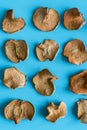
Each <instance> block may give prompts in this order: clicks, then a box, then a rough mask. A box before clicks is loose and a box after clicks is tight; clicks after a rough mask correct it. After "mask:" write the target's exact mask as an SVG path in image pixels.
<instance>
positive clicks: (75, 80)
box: [70, 70, 87, 95]
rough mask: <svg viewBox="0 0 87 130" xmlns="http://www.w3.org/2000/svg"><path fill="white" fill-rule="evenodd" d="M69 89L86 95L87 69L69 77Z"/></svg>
mask: <svg viewBox="0 0 87 130" xmlns="http://www.w3.org/2000/svg"><path fill="white" fill-rule="evenodd" d="M70 89H71V90H72V91H73V92H74V93H77V94H86V95H87V70H85V71H83V72H81V73H80V74H77V75H75V76H73V77H71V79H70Z"/></svg>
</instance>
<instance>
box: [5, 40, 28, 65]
mask: <svg viewBox="0 0 87 130" xmlns="http://www.w3.org/2000/svg"><path fill="white" fill-rule="evenodd" d="M5 52H6V55H7V57H8V58H9V59H10V60H11V61H13V62H16V63H18V62H20V60H22V61H24V60H26V58H27V57H28V46H27V43H26V41H24V40H9V41H7V42H6V44H5Z"/></svg>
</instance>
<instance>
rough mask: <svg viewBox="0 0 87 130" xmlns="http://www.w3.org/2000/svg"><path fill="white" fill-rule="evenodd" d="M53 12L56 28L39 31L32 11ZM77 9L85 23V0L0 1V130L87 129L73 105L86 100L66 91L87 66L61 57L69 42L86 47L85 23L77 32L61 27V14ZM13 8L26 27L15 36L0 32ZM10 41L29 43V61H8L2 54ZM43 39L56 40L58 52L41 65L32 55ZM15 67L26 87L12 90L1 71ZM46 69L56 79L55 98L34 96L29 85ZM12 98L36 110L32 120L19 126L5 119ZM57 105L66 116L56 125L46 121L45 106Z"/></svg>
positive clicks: (86, 6) (86, 11)
mask: <svg viewBox="0 0 87 130" xmlns="http://www.w3.org/2000/svg"><path fill="white" fill-rule="evenodd" d="M41 6H44V7H49V8H54V9H56V10H57V11H58V12H59V13H60V15H61V23H60V25H59V27H58V28H57V29H56V30H55V31H52V32H42V31H40V30H38V29H37V28H36V27H35V26H34V25H33V22H32V16H33V13H34V11H35V10H36V9H37V8H39V7H41ZM72 7H77V8H79V9H80V11H81V12H82V13H83V14H84V17H85V19H86V20H87V0H84V1H83V0H74V1H73V0H32V1H30V0H0V129H1V130H19V129H21V130H24V129H25V130H29V129H30V130H35V129H38V130H53V129H55V130H58V129H59V130H63V129H65V130H74V129H79V130H82V129H84V130H87V125H86V124H82V123H80V120H78V118H77V105H76V102H77V101H78V100H80V99H86V98H87V97H86V96H85V95H77V94H74V93H72V92H71V91H70V89H69V79H70V77H71V76H72V75H74V74H77V73H79V72H81V71H83V70H86V68H87V63H84V64H82V65H79V66H76V65H73V64H70V63H69V62H68V61H67V59H66V58H65V57H64V56H63V49H64V46H65V45H66V43H67V42H68V41H69V40H72V39H74V38H79V39H81V40H83V41H84V42H85V44H86V45H87V24H85V26H84V27H83V28H81V29H80V30H78V31H69V30H67V29H66V28H65V27H64V26H63V15H64V11H65V10H67V9H69V8H72ZM9 9H14V13H15V16H16V17H23V18H24V19H25V21H26V27H25V28H24V29H23V30H22V31H20V32H17V33H14V34H7V33H5V32H3V31H2V27H1V24H2V20H3V18H4V15H5V13H6V11H7V10H9ZM9 39H16V40H20V39H24V40H26V41H27V43H28V44H29V48H30V54H29V58H28V59H27V60H26V61H24V62H20V63H18V64H15V63H13V62H11V61H10V60H9V59H8V58H7V57H6V55H5V53H4V44H5V42H6V41H7V40H9ZM45 39H53V40H56V41H57V42H58V43H59V45H60V51H59V54H58V55H57V57H56V59H55V60H54V61H53V62H50V61H46V62H44V63H43V62H40V61H39V60H38V59H37V57H36V54H35V47H36V45H38V44H39V43H40V42H43V41H44V40H45ZM11 66H16V67H17V68H19V69H20V70H21V71H23V72H24V73H25V74H26V75H27V76H28V82H27V85H26V87H24V88H21V89H16V90H11V89H9V88H7V87H6V86H4V85H3V83H2V80H3V72H4V69H5V68H8V67H11ZM44 68H48V69H49V70H50V71H51V72H52V73H53V74H54V75H57V76H58V77H59V79H58V80H57V81H55V86H56V91H55V93H54V95H52V96H49V97H44V96H42V95H40V94H39V93H37V91H36V90H35V89H34V85H33V83H32V78H33V77H34V75H36V73H38V72H39V71H40V70H42V69H44ZM13 99H22V100H28V101H30V102H32V103H33V104H34V106H35V108H36V115H35V117H34V119H33V121H29V120H22V121H21V122H20V123H19V124H18V125H15V124H14V122H13V121H11V120H7V119H5V117H4V114H3V110H4V107H5V106H6V105H7V104H8V103H9V102H10V101H11V100H13ZM52 101H53V102H55V103H57V104H58V103H59V102H60V101H64V102H66V104H67V107H68V113H67V116H66V117H65V118H64V119H60V120H59V121H57V122H56V123H51V122H49V121H48V120H46V118H45V116H46V115H47V110H46V106H47V105H48V104H49V103H50V102H52Z"/></svg>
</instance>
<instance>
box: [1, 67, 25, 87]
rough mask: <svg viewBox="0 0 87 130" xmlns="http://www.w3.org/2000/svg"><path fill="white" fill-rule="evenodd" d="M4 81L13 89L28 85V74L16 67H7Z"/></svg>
mask: <svg viewBox="0 0 87 130" xmlns="http://www.w3.org/2000/svg"><path fill="white" fill-rule="evenodd" d="M3 83H4V84H5V85H6V86H7V87H8V88H11V89H16V88H22V87H24V86H25V85H26V75H25V74H24V73H22V72H21V71H19V70H18V69H17V68H15V67H12V68H8V69H5V71H4V80H3Z"/></svg>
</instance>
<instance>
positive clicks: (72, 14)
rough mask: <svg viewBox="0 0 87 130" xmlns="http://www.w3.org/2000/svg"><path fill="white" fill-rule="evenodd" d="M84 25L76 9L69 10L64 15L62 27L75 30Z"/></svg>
mask: <svg viewBox="0 0 87 130" xmlns="http://www.w3.org/2000/svg"><path fill="white" fill-rule="evenodd" d="M85 23H86V22H85V19H84V18H83V15H82V14H81V13H80V11H79V9H78V8H72V9H69V10H68V11H66V12H65V14H64V25H65V27H66V28H67V29H69V30H77V29H79V28H81V27H82V26H83V25H84V24H85Z"/></svg>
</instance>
